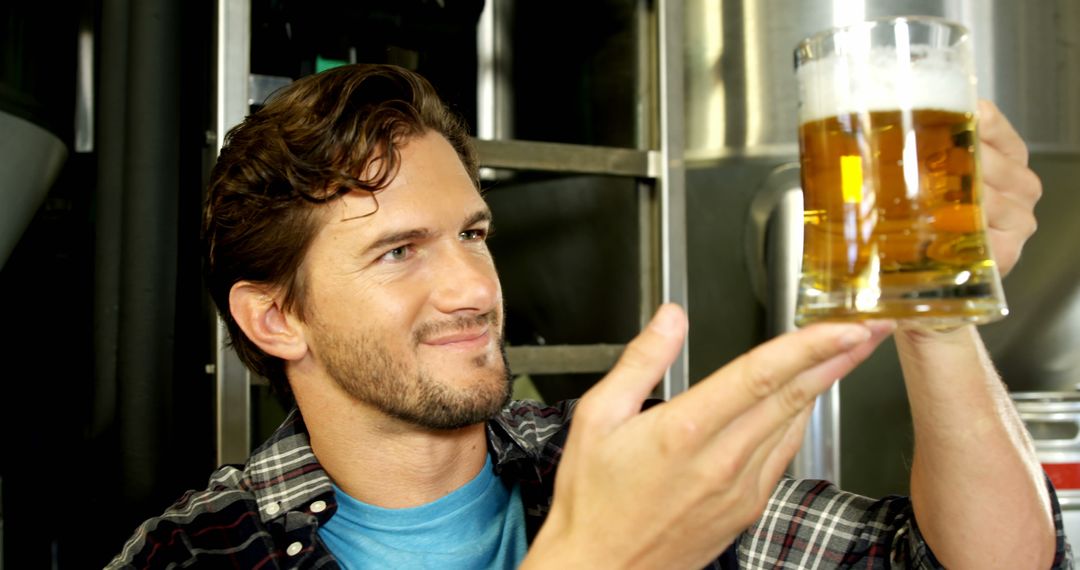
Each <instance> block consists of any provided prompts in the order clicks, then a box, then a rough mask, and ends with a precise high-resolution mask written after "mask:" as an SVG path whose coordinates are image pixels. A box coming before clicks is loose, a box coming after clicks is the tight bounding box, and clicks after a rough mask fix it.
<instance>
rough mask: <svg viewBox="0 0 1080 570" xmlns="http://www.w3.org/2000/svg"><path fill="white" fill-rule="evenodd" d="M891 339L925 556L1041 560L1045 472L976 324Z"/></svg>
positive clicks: (1050, 534)
mask: <svg viewBox="0 0 1080 570" xmlns="http://www.w3.org/2000/svg"><path fill="white" fill-rule="evenodd" d="M896 344H897V349H898V351H899V353H900V361H901V365H902V367H903V370H904V377H905V381H906V384H907V390H908V397H909V399H910V401H911V410H912V418H913V420H914V425H915V459H914V462H913V465H912V474H911V495H912V503H913V507H914V510H915V518H916V520H917V521H918V524H919V528H920V530H921V531H922V533H923V536H924V537H925V538H926V541H927V542H928V543H929V545H930V547H931V549H932V550H933V551H934V553H935V555H937V556H938V558H939V560H940V561H941V562H942V563H943V564H944V565H945V566H946V567H948V568H1028V567H1030V568H1048V567H1049V566H1050V561H1051V560H1052V559H1053V554H1054V547H1055V538H1054V526H1053V521H1052V518H1051V509H1050V505H1049V498H1048V494H1047V491H1046V484H1045V478H1044V477H1043V474H1042V470H1041V469H1040V467H1039V464H1038V461H1037V459H1036V457H1035V453H1034V449H1033V448H1032V446H1031V443H1030V440H1029V439H1028V437H1027V435H1026V431H1025V429H1024V425H1023V423H1022V422H1021V421H1020V418H1019V416H1018V415H1017V414H1016V412H1015V409H1014V408H1013V406H1012V403H1011V401H1010V399H1009V395H1008V392H1007V390H1006V389H1005V387H1004V386H1003V385H1002V383H1001V381H1000V379H999V378H998V376H997V373H996V372H995V371H994V368H993V365H992V363H991V362H990V359H989V357H988V355H987V353H986V349H985V347H984V346H983V344H982V340H981V339H980V338H979V335H978V332H976V330H975V328H974V327H972V326H966V327H961V328H960V329H957V330H954V331H951V332H947V333H937V332H920V331H915V330H913V329H907V328H901V329H900V330H898V331H897V333H896Z"/></svg>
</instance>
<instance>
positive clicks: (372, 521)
mask: <svg viewBox="0 0 1080 570" xmlns="http://www.w3.org/2000/svg"><path fill="white" fill-rule="evenodd" d="M334 494H335V495H336V497H337V501H338V509H337V512H336V513H334V516H333V517H331V518H330V521H329V522H327V523H326V524H325V525H323V526H322V527H320V528H319V537H320V538H322V540H323V542H325V543H326V546H327V547H328V548H329V549H330V552H332V553H333V554H334V556H335V557H337V559H338V561H339V562H340V563H341V565H342V566H344V567H345V568H433V569H434V568H438V569H440V570H442V569H449V568H469V569H472V568H517V566H518V565H519V564H521V561H522V559H524V558H525V551H526V549H527V544H526V540H525V512H524V509H523V507H522V504H521V490H520V489H519V488H518V487H517V486H514V488H513V489H507V488H506V485H504V484H503V483H502V481H501V480H500V479H499V478H498V477H496V476H495V472H494V470H493V469H492V466H491V456H490V455H489V456H488V458H487V461H486V462H485V463H484V468H483V469H481V470H480V474H479V475H477V476H476V477H475V478H474V479H473V480H472V481H470V482H468V483H466V484H465V485H464V486H463V487H461V488H460V489H458V490H456V491H454V492H452V493H450V494H449V495H447V496H445V497H443V498H441V499H438V500H436V501H434V502H432V503H428V504H426V505H421V506H419V507H411V508H407V509H385V508H382V507H376V506H374V505H369V504H367V503H363V502H361V501H358V500H356V499H354V498H352V497H350V496H349V495H347V494H345V493H344V492H343V491H342V490H341V489H339V488H338V487H337V486H336V485H335V486H334Z"/></svg>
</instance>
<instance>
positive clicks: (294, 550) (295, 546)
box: [285, 542, 304, 556]
mask: <svg viewBox="0 0 1080 570" xmlns="http://www.w3.org/2000/svg"><path fill="white" fill-rule="evenodd" d="M303 549H304V545H303V544H300V543H299V542H294V543H292V544H290V545H289V547H288V548H286V549H285V554H288V555H289V556H296V555H297V554H299V553H300V551H301V550H303Z"/></svg>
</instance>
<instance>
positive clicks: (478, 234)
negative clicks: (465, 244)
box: [458, 228, 488, 241]
mask: <svg viewBox="0 0 1080 570" xmlns="http://www.w3.org/2000/svg"><path fill="white" fill-rule="evenodd" d="M458 237H460V238H461V239H463V240H465V241H484V240H486V239H487V237H488V231H487V230H486V229H484V228H474V229H471V230H465V231H463V232H461V233H460V234H458Z"/></svg>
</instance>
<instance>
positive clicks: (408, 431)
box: [297, 390, 487, 509]
mask: <svg viewBox="0 0 1080 570" xmlns="http://www.w3.org/2000/svg"><path fill="white" fill-rule="evenodd" d="M314 392H315V394H304V395H303V396H302V395H301V394H299V393H297V403H298V405H299V406H300V411H301V413H302V414H303V416H304V423H305V424H307V428H308V432H309V433H310V435H311V447H312V450H313V451H314V452H315V456H316V457H317V458H318V459H319V463H320V464H322V466H323V468H324V469H325V470H326V472H327V473H328V474H329V475H330V478H331V479H333V481H334V483H335V484H336V485H337V486H338V487H339V488H341V490H342V491H344V492H346V493H348V494H349V496H351V497H353V498H355V499H358V500H360V501H363V502H365V503H368V504H370V505H375V506H379V507H383V508H390V509H400V508H406V507H415V506H419V505H423V504H427V503H430V502H432V501H435V500H437V499H439V498H441V497H444V496H446V495H448V494H449V493H451V492H453V491H455V490H457V489H459V488H460V487H462V486H463V485H465V484H466V483H468V482H469V481H471V480H472V479H473V478H474V477H476V475H477V474H478V473H479V472H480V469H482V468H483V466H484V461H485V459H486V456H487V438H486V433H485V429H486V428H485V426H484V424H482V423H481V424H475V425H471V426H468V427H465V428H461V429H457V430H438V431H436V430H429V429H426V428H421V427H418V426H415V425H412V424H408V423H406V422H403V421H401V420H398V419H396V418H391V417H388V416H386V415H385V414H383V413H382V412H380V411H378V410H375V409H373V408H371V407H370V406H368V405H367V404H364V403H362V402H357V401H355V400H353V399H352V398H349V397H348V396H346V395H345V394H343V393H341V392H338V391H336V390H317V391H314Z"/></svg>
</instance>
